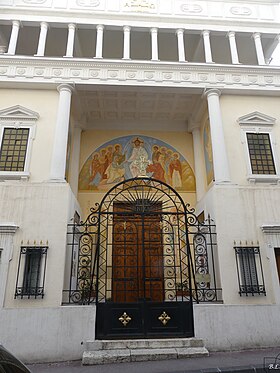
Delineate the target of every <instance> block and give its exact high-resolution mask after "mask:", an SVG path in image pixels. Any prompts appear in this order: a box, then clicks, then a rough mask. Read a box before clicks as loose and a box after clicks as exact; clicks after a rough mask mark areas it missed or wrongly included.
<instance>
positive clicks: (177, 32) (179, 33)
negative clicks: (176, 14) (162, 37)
mask: <svg viewBox="0 0 280 373" xmlns="http://www.w3.org/2000/svg"><path fill="white" fill-rule="evenodd" d="M184 32H185V30H184V29H183V28H178V29H177V30H176V34H177V35H182V34H184Z"/></svg>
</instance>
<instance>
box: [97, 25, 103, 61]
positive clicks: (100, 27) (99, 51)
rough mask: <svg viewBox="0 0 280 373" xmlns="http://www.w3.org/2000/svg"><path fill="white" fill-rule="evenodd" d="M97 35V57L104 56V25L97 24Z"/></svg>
mask: <svg viewBox="0 0 280 373" xmlns="http://www.w3.org/2000/svg"><path fill="white" fill-rule="evenodd" d="M96 30H97V35H96V52H95V58H103V32H104V26H103V25H97V26H96Z"/></svg>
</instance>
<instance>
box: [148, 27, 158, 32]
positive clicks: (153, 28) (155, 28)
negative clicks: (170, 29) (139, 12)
mask: <svg viewBox="0 0 280 373" xmlns="http://www.w3.org/2000/svg"><path fill="white" fill-rule="evenodd" d="M157 32H158V28H157V27H152V28H151V29H150V33H151V34H157Z"/></svg>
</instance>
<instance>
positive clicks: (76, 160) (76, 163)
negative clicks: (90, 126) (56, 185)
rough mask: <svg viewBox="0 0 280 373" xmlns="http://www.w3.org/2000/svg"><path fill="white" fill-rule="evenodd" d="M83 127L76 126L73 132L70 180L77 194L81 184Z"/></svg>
mask: <svg viewBox="0 0 280 373" xmlns="http://www.w3.org/2000/svg"><path fill="white" fill-rule="evenodd" d="M81 132H82V129H81V128H79V127H75V128H74V130H73V134H72V149H71V160H70V177H69V182H70V185H71V189H72V191H73V193H74V194H75V196H77V194H78V184H79V167H80V147H81Z"/></svg>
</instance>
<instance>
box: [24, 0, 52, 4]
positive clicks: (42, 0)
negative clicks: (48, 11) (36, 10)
mask: <svg viewBox="0 0 280 373" xmlns="http://www.w3.org/2000/svg"><path fill="white" fill-rule="evenodd" d="M22 1H23V2H24V3H26V4H34V5H38V4H44V3H45V2H46V1H47V0H22Z"/></svg>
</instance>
